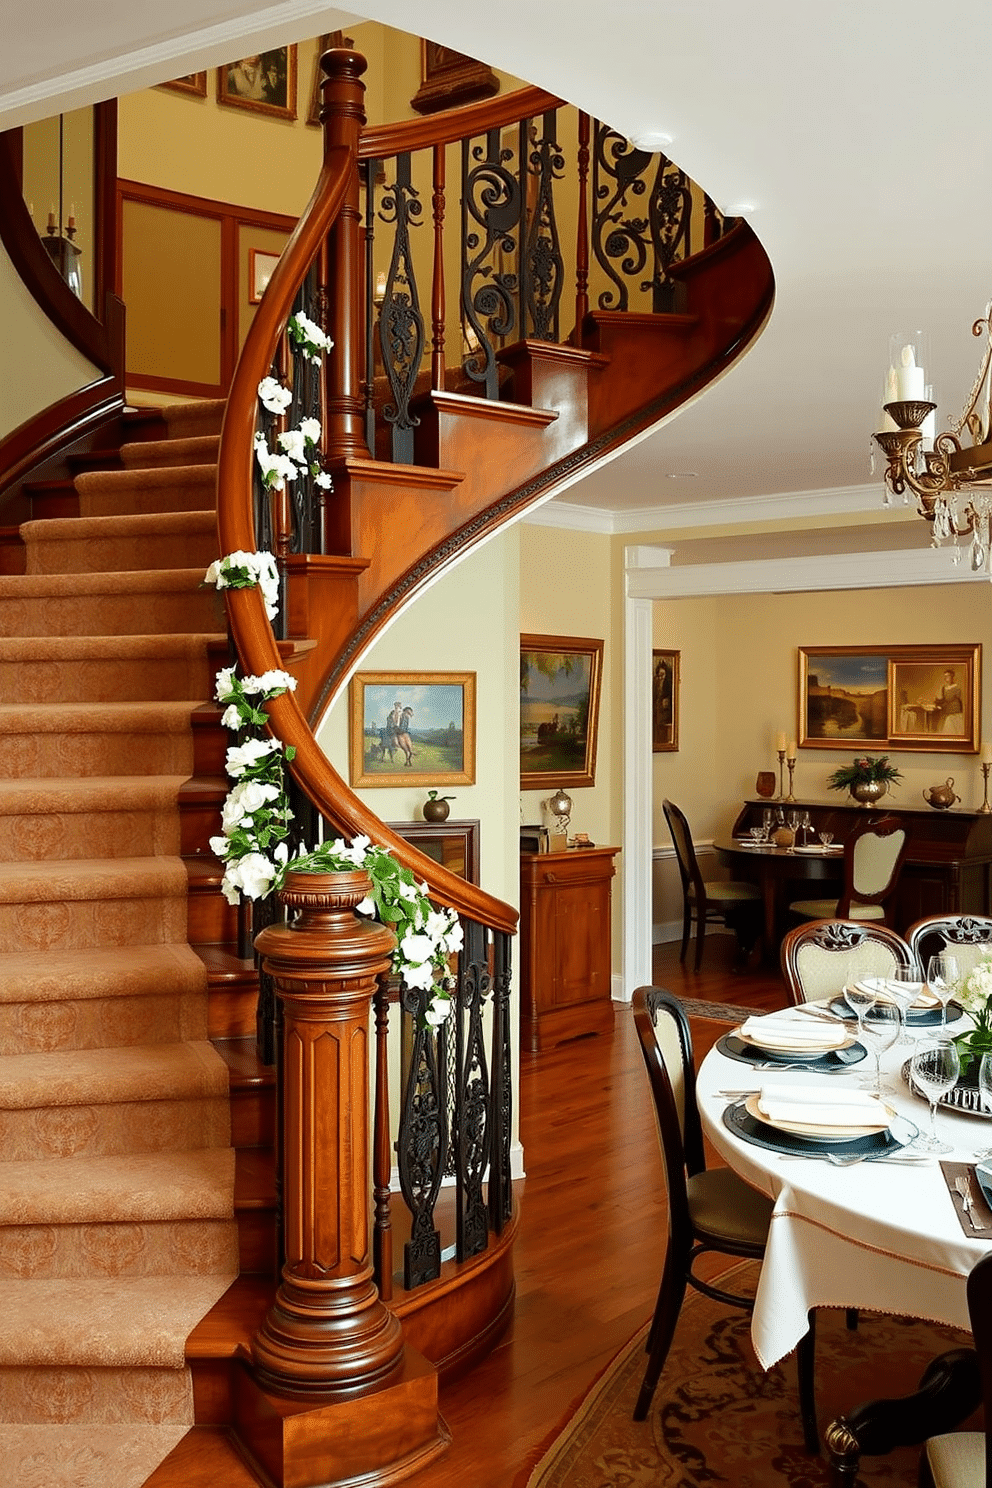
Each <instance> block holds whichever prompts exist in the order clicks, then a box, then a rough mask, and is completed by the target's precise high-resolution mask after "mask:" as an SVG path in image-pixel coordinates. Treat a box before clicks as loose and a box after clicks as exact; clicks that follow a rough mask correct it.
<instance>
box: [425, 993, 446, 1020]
mask: <svg viewBox="0 0 992 1488" xmlns="http://www.w3.org/2000/svg"><path fill="white" fill-rule="evenodd" d="M450 1012H451V998H450V997H435V998H434V1001H433V1002H432V1003H431V1005H430V1007H429V1008H428V1009H427V1010H426V1012H425V1013H424V1017H425V1019H426V1020H427V1022H428V1024H429V1025H430V1027H431V1028H440V1026H441V1024H442V1023H444V1022H445V1021H446V1020H447V1017H448V1014H449V1013H450Z"/></svg>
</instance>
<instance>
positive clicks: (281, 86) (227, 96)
mask: <svg viewBox="0 0 992 1488" xmlns="http://www.w3.org/2000/svg"><path fill="white" fill-rule="evenodd" d="M217 102H218V103H222V104H224V105H225V106H226V107H228V108H243V109H250V110H252V111H253V112H255V113H259V114H271V115H272V116H273V117H275V118H278V119H295V118H296V47H295V46H284V47H275V48H274V49H273V50H272V51H269V52H256V53H255V54H254V55H253V56H250V57H242V58H240V60H239V61H237V62H229V63H228V65H227V66H226V67H219V68H218V69H217Z"/></svg>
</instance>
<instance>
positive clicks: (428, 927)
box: [424, 909, 451, 945]
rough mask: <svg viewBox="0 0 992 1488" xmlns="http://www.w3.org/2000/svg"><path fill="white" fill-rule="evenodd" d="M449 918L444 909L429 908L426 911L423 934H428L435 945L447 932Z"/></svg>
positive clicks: (449, 922)
mask: <svg viewBox="0 0 992 1488" xmlns="http://www.w3.org/2000/svg"><path fill="white" fill-rule="evenodd" d="M450 924H451V919H450V916H449V914H448V911H447V910H446V909H442V910H436V909H431V910H428V912H427V920H426V923H425V925H424V934H425V935H429V936H430V938H431V940H432V941H433V942H434V944H435V945H438V944H440V942H441V941H442V940H443V939H444V937H445V935H447V933H448V928H449V926H450Z"/></svg>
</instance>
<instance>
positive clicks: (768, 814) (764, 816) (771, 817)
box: [761, 806, 775, 842]
mask: <svg viewBox="0 0 992 1488" xmlns="http://www.w3.org/2000/svg"><path fill="white" fill-rule="evenodd" d="M761 825H762V826H763V827H764V829H765V841H766V842H768V841H770V840H771V835H772V828H773V827H774V825H775V813H774V811H773V810H772V808H771V807H770V806H766V807H765V809H764V811H763V812H762V813H761Z"/></svg>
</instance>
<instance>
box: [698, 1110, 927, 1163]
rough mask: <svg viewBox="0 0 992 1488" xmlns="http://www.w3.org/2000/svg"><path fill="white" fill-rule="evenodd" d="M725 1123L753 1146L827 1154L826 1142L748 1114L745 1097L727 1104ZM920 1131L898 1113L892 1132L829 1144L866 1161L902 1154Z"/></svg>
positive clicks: (790, 1153) (792, 1152) (837, 1152)
mask: <svg viewBox="0 0 992 1488" xmlns="http://www.w3.org/2000/svg"><path fill="white" fill-rule="evenodd" d="M723 1124H724V1126H725V1127H726V1128H727V1130H728V1131H729V1132H732V1133H733V1135H734V1136H735V1137H740V1138H741V1140H742V1141H744V1142H748V1143H750V1145H751V1146H752V1147H762V1148H764V1149H765V1151H766V1152H779V1153H781V1154H783V1156H786V1157H822V1156H823V1148H824V1143H823V1142H817V1141H814V1140H812V1139H811V1138H809V1137H800V1136H798V1135H796V1134H795V1133H793V1132H784V1131H783V1132H780V1131H776V1129H775V1127H773V1126H766V1125H765V1123H764V1122H763V1121H758V1120H756V1119H755V1118H754V1117H753V1116H751V1115H750V1114H749V1113H748V1111H747V1110H746V1109H745V1106H744V1101H743V1100H738V1101H731V1102H730V1103H729V1105H727V1106H725V1107H724V1110H723ZM919 1134H920V1129H919V1127H918V1126H916V1125H915V1124H914V1123H913V1122H912V1121H909V1120H908V1119H907V1118H906V1117H905V1116H900V1115H899V1114H898V1113H897V1114H896V1116H895V1117H894V1119H893V1121H892V1125H891V1126H890V1127H889V1129H888V1131H882V1132H874V1133H872V1135H871V1136H868V1137H858V1138H857V1139H856V1140H855V1141H853V1142H852V1141H846V1142H831V1143H828V1144H827V1145H828V1146H829V1148H830V1151H831V1153H832V1154H835V1155H836V1156H838V1157H861V1158H864V1160H865V1161H866V1162H871V1161H872V1159H873V1158H876V1157H891V1156H893V1155H894V1154H897V1153H899V1152H900V1151H901V1150H902V1149H903V1148H904V1147H908V1146H909V1144H910V1143H911V1142H913V1141H914V1140H915V1139H916V1138H917V1137H918V1136H919Z"/></svg>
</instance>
